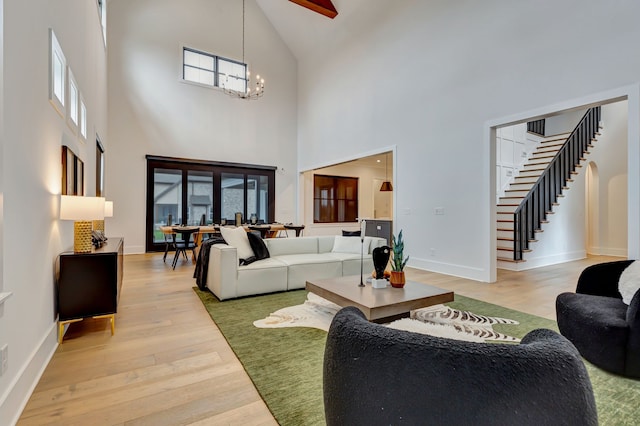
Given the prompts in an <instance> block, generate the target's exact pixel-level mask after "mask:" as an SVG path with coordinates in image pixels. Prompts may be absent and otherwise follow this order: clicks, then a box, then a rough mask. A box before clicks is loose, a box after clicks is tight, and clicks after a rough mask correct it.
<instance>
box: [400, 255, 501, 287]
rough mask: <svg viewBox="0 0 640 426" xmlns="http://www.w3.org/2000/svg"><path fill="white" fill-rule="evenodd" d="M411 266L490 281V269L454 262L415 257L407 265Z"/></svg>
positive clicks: (470, 278)
mask: <svg viewBox="0 0 640 426" xmlns="http://www.w3.org/2000/svg"><path fill="white" fill-rule="evenodd" d="M407 266H409V267H411V268H416V269H422V270H424V271H430V272H437V273H439V274H445V275H452V276H454V277H460V278H466V279H469V280H474V281H480V282H485V283H486V282H489V278H488V277H489V271H487V270H485V269H483V268H471V267H469V266H463V265H455V264H453V263H444V262H434V261H433V260H426V259H415V258H413V257H412V258H411V261H410V262H409V264H408V265H407Z"/></svg>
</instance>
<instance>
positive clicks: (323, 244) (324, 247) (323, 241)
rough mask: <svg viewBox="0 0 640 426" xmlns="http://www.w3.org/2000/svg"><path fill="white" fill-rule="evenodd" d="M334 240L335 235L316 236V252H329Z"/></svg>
mask: <svg viewBox="0 0 640 426" xmlns="http://www.w3.org/2000/svg"><path fill="white" fill-rule="evenodd" d="M335 241H336V237H335V235H320V236H318V253H331V249H333V243H335Z"/></svg>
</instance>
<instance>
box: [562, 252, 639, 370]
mask: <svg viewBox="0 0 640 426" xmlns="http://www.w3.org/2000/svg"><path fill="white" fill-rule="evenodd" d="M632 262H633V260H620V261H616V262H606V263H600V264H597V265H592V266H589V267H588V268H586V269H585V270H584V271H582V274H580V277H579V278H578V285H577V287H576V292H575V293H562V294H560V295H559V296H558V298H557V299H556V316H557V318H558V328H559V330H560V333H562V335H563V336H565V337H566V338H567V339H569V340H570V341H571V342H572V343H573V344H574V345H575V346H576V348H578V351H579V352H580V354H581V355H582V356H583V357H584V358H585V359H586V360H588V361H589V362H591V363H593V364H594V365H597V366H598V367H600V368H602V369H603V370H607V371H609V372H611V373H615V374H620V375H623V376H627V377H633V378H640V311H639V310H640V292H637V293H636V294H635V296H634V297H633V299H632V300H631V303H630V304H629V305H628V306H627V305H626V304H624V302H622V296H621V295H620V292H619V291H618V280H619V279H620V275H621V274H622V272H623V271H624V270H625V268H626V267H627V266H629V265H630V264H631V263H632Z"/></svg>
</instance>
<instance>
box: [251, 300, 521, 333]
mask: <svg viewBox="0 0 640 426" xmlns="http://www.w3.org/2000/svg"><path fill="white" fill-rule="evenodd" d="M340 309H341V308H340V306H338V305H336V304H335V303H333V302H330V301H328V300H326V299H323V298H322V297H320V296H318V295H316V294H314V293H309V294H308V295H307V300H306V301H305V302H304V304H302V305H296V306H288V307H286V308H282V309H280V310H278V311H276V312H274V313H272V314H271V315H269V316H268V317H266V318H264V319H261V320H257V321H254V322H253V325H254V326H256V327H258V328H281V327H312V328H319V329H321V330H324V331H329V326H330V325H331V320H332V319H333V317H334V315H335V314H336V313H337V312H338V311H339V310H340ZM494 324H519V323H518V322H517V321H514V320H510V319H506V318H494V317H487V316H484V315H476V314H474V313H472V312H468V311H459V310H457V309H451V308H449V307H448V306H445V305H434V306H430V307H428V308H422V309H417V310H415V311H412V312H411V317H410V318H403V319H400V320H397V321H393V322H391V323H389V324H386V325H387V326H388V327H391V328H395V329H398V330H407V331H412V332H415V333H423V334H429V335H432V336H436V337H446V338H449V339H457V340H465V341H469V342H486V341H490V340H493V341H501V342H519V341H520V339H518V338H516V337H512V336H509V335H506V334H503V333H499V332H497V331H494V330H493V325H494Z"/></svg>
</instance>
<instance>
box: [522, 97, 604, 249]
mask: <svg viewBox="0 0 640 426" xmlns="http://www.w3.org/2000/svg"><path fill="white" fill-rule="evenodd" d="M599 125H600V107H595V108H591V109H589V111H587V113H586V114H585V115H584V116H583V117H582V119H581V120H580V123H578V125H577V126H576V128H575V129H574V130H573V132H571V135H570V136H569V138H567V141H566V142H565V143H564V145H563V146H562V148H560V150H559V151H558V153H557V154H556V156H555V157H554V158H553V159H552V160H551V162H550V163H549V165H548V166H547V168H546V169H545V170H544V171H543V172H542V174H541V175H540V177H539V178H538V180H537V181H536V183H535V184H533V187H532V188H531V190H530V191H529V193H528V194H527V196H526V197H525V198H524V200H522V202H521V203H520V205H519V206H518V208H517V209H516V211H515V212H514V213H513V260H515V261H518V260H522V253H523V252H524V251H525V250H527V249H528V248H529V240H533V239H534V233H535V231H536V230H539V229H540V227H541V224H542V222H543V221H544V220H546V218H547V214H548V212H550V211H551V208H552V206H553V204H554V203H556V202H557V201H558V196H559V195H561V194H562V189H563V188H564V187H565V186H566V184H567V180H569V178H570V177H571V173H573V172H574V171H575V169H576V166H577V165H578V164H580V160H581V159H582V156H583V155H584V153H585V152H586V151H587V149H588V148H589V145H590V144H591V140H592V139H593V138H594V137H595V136H596V133H598V129H599Z"/></svg>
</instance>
